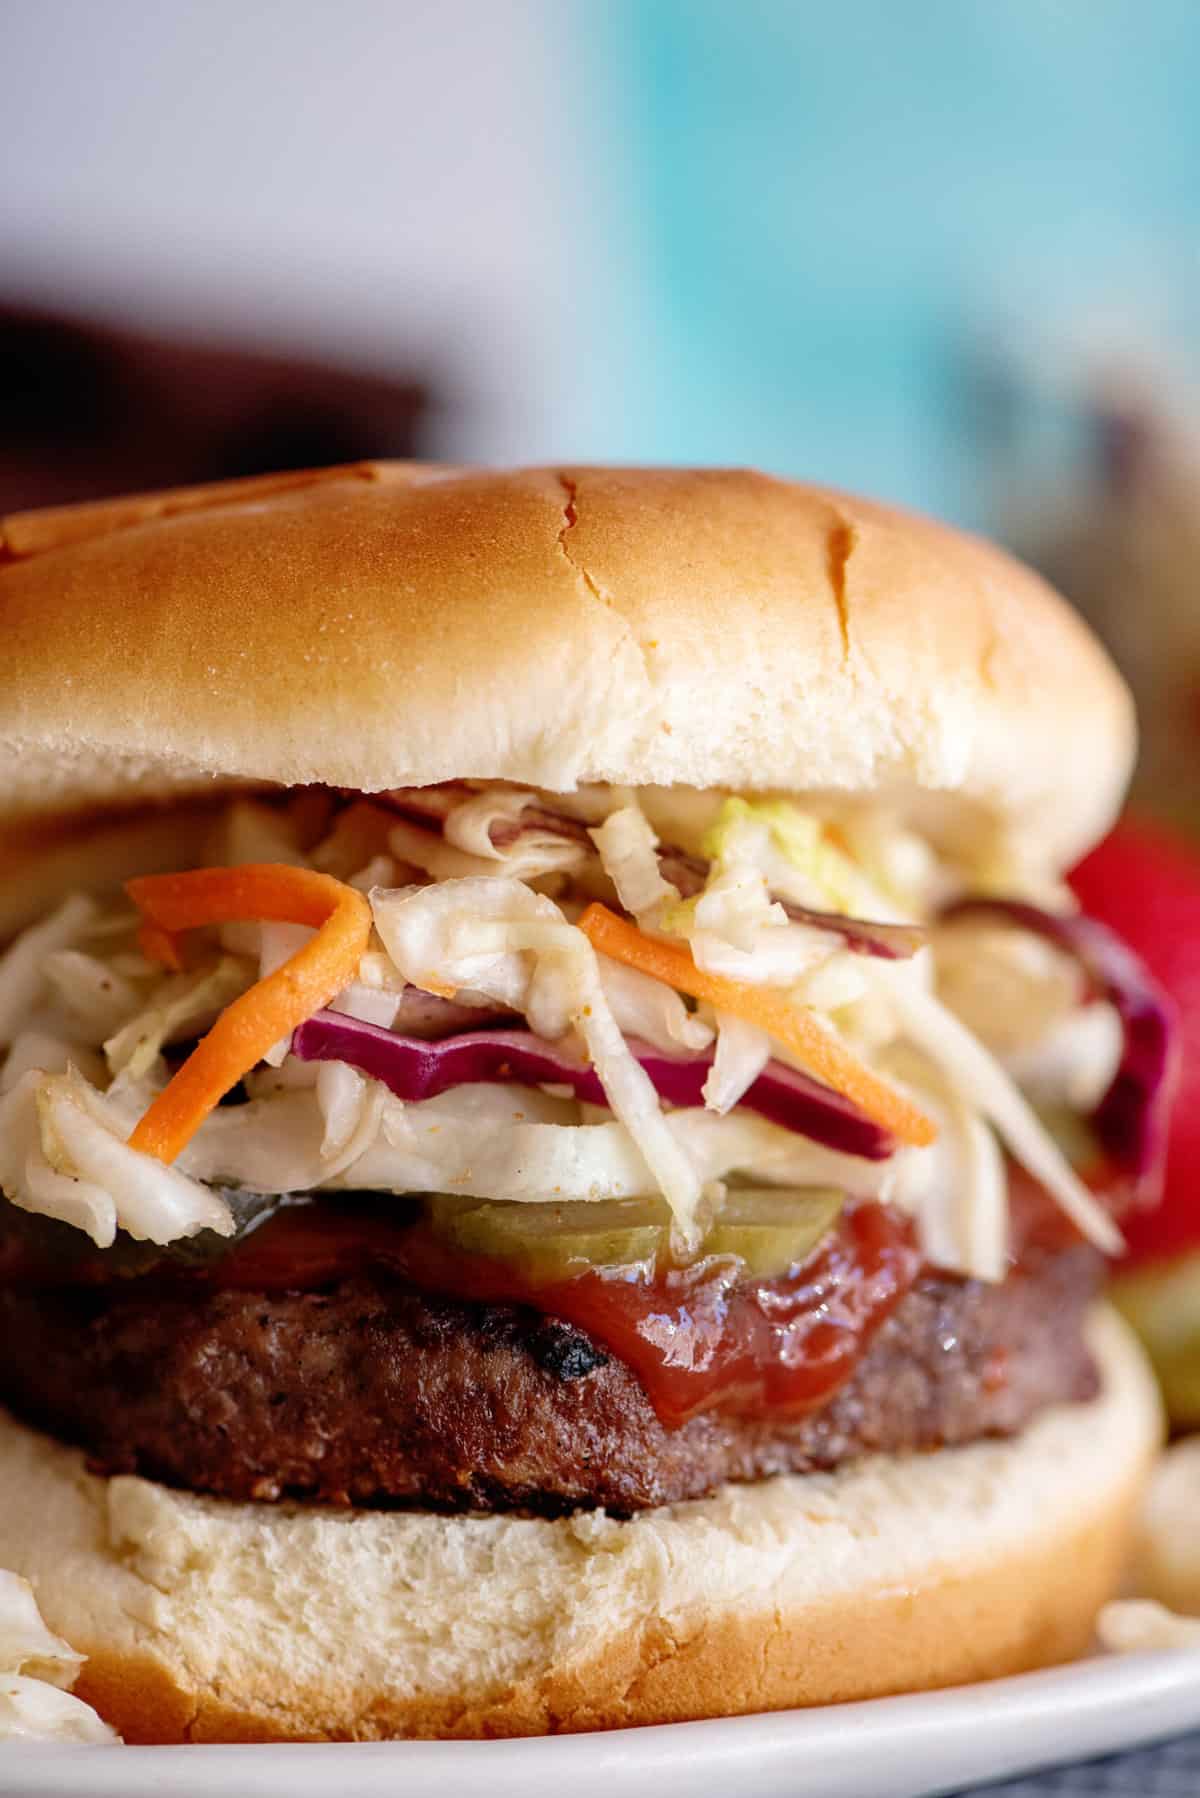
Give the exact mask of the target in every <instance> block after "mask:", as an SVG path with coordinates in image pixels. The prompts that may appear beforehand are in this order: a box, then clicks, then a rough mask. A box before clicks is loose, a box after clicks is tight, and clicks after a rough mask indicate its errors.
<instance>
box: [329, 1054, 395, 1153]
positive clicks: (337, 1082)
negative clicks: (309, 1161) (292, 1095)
mask: <svg viewBox="0 0 1200 1798" xmlns="http://www.w3.org/2000/svg"><path fill="white" fill-rule="evenodd" d="M316 1094H317V1108H318V1110H319V1111H320V1113H321V1117H322V1119H323V1120H324V1124H325V1133H324V1135H323V1136H322V1138H321V1160H322V1161H323V1162H324V1163H325V1178H326V1179H332V1177H333V1176H334V1175H335V1174H338V1173H341V1171H342V1169H343V1168H347V1167H350V1166H351V1165H352V1164H353V1163H354V1162H355V1161H357V1160H358V1158H359V1156H360V1155H362V1154H363V1153H364V1152H365V1151H366V1150H367V1149H369V1148H370V1146H371V1144H372V1143H373V1142H374V1140H375V1138H376V1136H377V1135H378V1133H379V1126H380V1123H381V1121H382V1118H383V1105H384V1100H385V1099H386V1098H387V1097H388V1094H387V1090H386V1088H385V1087H382V1086H380V1084H379V1082H378V1080H368V1079H367V1077H366V1075H365V1074H360V1073H359V1071H358V1069H357V1068H352V1067H348V1066H347V1065H346V1063H345V1062H344V1061H323V1062H322V1063H321V1065H320V1068H319V1070H318V1073H317V1084H316Z"/></svg>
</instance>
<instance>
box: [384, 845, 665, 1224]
mask: <svg viewBox="0 0 1200 1798" xmlns="http://www.w3.org/2000/svg"><path fill="white" fill-rule="evenodd" d="M371 909H372V912H373V915H374V919H375V928H376V929H377V930H378V932H379V935H380V937H381V938H382V940H383V942H384V945H385V947H386V948H387V949H388V951H389V953H390V955H391V957H392V960H393V961H394V962H395V963H396V966H397V967H398V968H399V969H400V972H401V973H402V974H404V975H405V976H406V978H408V979H409V980H411V981H412V983H413V985H414V986H421V987H424V988H425V989H426V991H429V992H434V993H447V992H449V993H454V992H457V990H458V989H459V987H469V988H471V989H472V990H473V991H476V992H482V993H486V994H487V995H488V996H489V997H490V998H492V999H495V1000H497V1001H499V1002H500V1003H503V1004H507V1005H511V1006H513V1007H514V1008H515V1009H516V1010H519V1011H522V1012H524V1013H525V1014H526V1016H527V1017H528V1019H529V1023H530V1026H531V1028H532V1029H533V1030H535V1031H536V1032H537V1033H538V1034H539V1035H542V1036H549V1037H555V1036H561V1035H563V1034H564V1032H565V1031H566V1030H567V1029H568V1028H569V1027H570V1026H572V1025H573V1026H574V1027H575V1028H576V1029H577V1030H578V1031H579V1034H580V1035H581V1036H582V1038H583V1040H584V1043H585V1044H586V1046H587V1052H588V1055H589V1057H590V1059H591V1062H592V1065H593V1067H594V1068H595V1070H596V1073H597V1076H598V1077H599V1080H600V1083H601V1085H602V1086H603V1088H604V1092H605V1096H606V1098H607V1099H608V1102H609V1104H610V1106H611V1107H612V1110H613V1112H614V1114H615V1116H616V1117H617V1118H618V1119H619V1120H620V1122H621V1123H622V1124H624V1125H625V1126H626V1128H627V1129H628V1131H629V1133H630V1135H631V1136H632V1137H633V1138H634V1140H635V1142H636V1143H637V1145H638V1148H639V1149H640V1150H641V1153H642V1155H643V1156H644V1157H645V1160H646V1164H647V1166H648V1167H649V1168H650V1170H651V1173H652V1174H653V1176H654V1180H655V1183H656V1185H657V1186H658V1189H659V1190H660V1191H661V1192H662V1194H663V1196H664V1197H665V1198H666V1200H667V1203H668V1204H669V1205H670V1207H671V1210H672V1212H673V1213H674V1216H675V1221H676V1226H677V1228H678V1230H679V1232H680V1234H681V1236H682V1237H683V1238H684V1239H685V1240H691V1239H692V1238H694V1236H695V1231H696V1212H697V1208H698V1206H699V1203H700V1187H701V1181H700V1180H699V1179H698V1178H697V1176H696V1174H695V1171H694V1169H693V1168H692V1166H691V1164H690V1163H689V1161H688V1158H687V1156H686V1155H685V1154H684V1153H683V1152H682V1151H681V1150H680V1148H679V1145H678V1144H677V1143H676V1141H675V1139H674V1137H673V1136H672V1135H671V1133H670V1131H669V1130H668V1129H667V1127H666V1124H665V1121H664V1119H663V1114H662V1110H661V1107H660V1106H659V1102H658V1094H657V1093H656V1092H655V1090H654V1086H653V1083H652V1081H651V1080H650V1077H649V1075H648V1074H647V1073H646V1072H645V1070H644V1068H642V1066H641V1064H640V1063H639V1062H638V1061H637V1060H636V1058H635V1057H634V1055H633V1054H632V1052H631V1051H630V1049H629V1047H628V1045H627V1044H626V1042H625V1039H624V1037H623V1036H622V1034H621V1032H620V1030H619V1028H618V1027H617V1023H616V1020H615V1019H614V1017H613V1015H612V1012H611V1010H610V1009H609V1006H608V1001H607V1000H606V999H605V997H604V990H603V987H602V986H601V984H600V974H599V970H598V969H597V966H596V953H595V950H594V949H593V948H592V945H591V943H590V942H589V941H588V939H587V937H585V936H584V934H583V932H582V931H581V930H577V929H576V927H575V926H574V925H573V924H569V923H568V922H567V920H566V918H565V917H564V916H563V914H562V912H561V911H560V910H559V909H558V907H557V906H556V905H555V904H554V902H553V900H551V899H547V898H546V897H545V896H544V895H543V894H540V893H534V892H532V891H531V890H530V889H529V888H528V887H527V886H524V885H523V884H522V883H521V882H520V881H516V880H506V879H471V880H462V881H444V882H442V883H441V884H440V885H437V886H433V887H418V888H415V889H413V888H408V889H400V890H399V891H396V892H390V893H389V892H388V891H386V890H380V891H376V892H373V893H372V894H371ZM480 919H486V920H488V922H489V923H490V926H491V930H490V932H489V931H488V930H487V929H486V928H485V929H482V930H481V929H480V926H479V923H478V920H480Z"/></svg>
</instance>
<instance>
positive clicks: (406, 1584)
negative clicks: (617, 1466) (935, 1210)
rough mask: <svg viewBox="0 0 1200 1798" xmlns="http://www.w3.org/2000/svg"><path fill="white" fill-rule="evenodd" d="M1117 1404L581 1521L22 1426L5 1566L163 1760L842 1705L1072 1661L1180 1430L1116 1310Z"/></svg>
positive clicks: (7, 1477) (1109, 1377)
mask: <svg viewBox="0 0 1200 1798" xmlns="http://www.w3.org/2000/svg"><path fill="white" fill-rule="evenodd" d="M1095 1329H1096V1334H1095V1347H1096V1351H1097V1354H1098V1356H1099V1359H1100V1362H1101V1366H1102V1369H1103V1373H1104V1391H1103V1394H1102V1396H1101V1397H1100V1398H1099V1399H1097V1400H1096V1401H1095V1402H1094V1403H1092V1404H1088V1405H1080V1406H1064V1407H1062V1408H1059V1409H1056V1410H1053V1411H1050V1412H1048V1413H1046V1414H1045V1415H1044V1416H1043V1417H1042V1419H1041V1420H1040V1421H1039V1422H1038V1423H1036V1424H1035V1425H1034V1426H1033V1427H1032V1428H1031V1429H1030V1430H1028V1431H1027V1432H1026V1433H1025V1434H1024V1435H1023V1436H1021V1437H1020V1438H1018V1439H1017V1440H1015V1441H1013V1442H992V1443H982V1444H979V1445H976V1446H973V1447H970V1448H962V1449H944V1450H942V1451H941V1452H939V1453H937V1454H932V1455H927V1456H919V1457H914V1458H912V1459H905V1460H900V1459H889V1458H883V1457H880V1458H875V1459H869V1460H865V1461H862V1462H860V1463H859V1464H858V1465H857V1466H854V1467H852V1468H849V1469H847V1470H845V1471H842V1472H838V1473H834V1474H828V1475H809V1476H806V1477H790V1478H781V1479H775V1480H769V1481H766V1482H764V1483H762V1484H760V1485H753V1486H730V1487H726V1488H725V1489H724V1490H723V1491H721V1492H720V1493H718V1494H717V1495H716V1496H715V1497H713V1498H710V1499H705V1500H702V1501H699V1502H696V1503H693V1504H682V1505H677V1506H672V1507H669V1508H664V1509H662V1510H657V1511H648V1512H645V1513H643V1514H642V1515H640V1516H638V1517H636V1518H635V1519H634V1520H633V1521H632V1522H618V1521H616V1520H614V1519H613V1518H610V1517H607V1516H605V1515H603V1514H599V1515H596V1514H583V1515H579V1516H576V1517H573V1518H568V1519H564V1520H561V1521H556V1522H551V1521H546V1520H544V1519H524V1518H512V1517H480V1518H448V1517H435V1516H431V1515H422V1514H418V1513H399V1512H397V1513H390V1514H388V1513H381V1512H359V1513H352V1512H337V1511H328V1510H315V1509H303V1508H298V1507H280V1508H275V1507H270V1506H266V1505H262V1506H256V1505H236V1504H230V1503H227V1502H224V1501H221V1500H215V1499H205V1498H197V1497H194V1496H191V1495H188V1494H185V1493H179V1492H173V1491H168V1490H167V1489H166V1488H164V1487H162V1486H156V1485H152V1484H150V1483H149V1482H147V1481H144V1480H140V1479H133V1478H118V1479H112V1480H108V1481H105V1480H101V1479H97V1478H95V1477H94V1476H92V1475H90V1474H88V1473H87V1472H85V1470H84V1466H83V1460H82V1457H81V1456H80V1455H79V1454H77V1453H75V1452H74V1451H71V1450H68V1449H65V1448H62V1447H59V1446H58V1445H56V1444H54V1443H52V1442H50V1441H49V1440H47V1439H46V1438H45V1437H43V1436H39V1435H36V1434H34V1433H33V1432H32V1431H29V1430H26V1429H23V1428H21V1427H19V1426H18V1425H16V1424H14V1423H11V1422H8V1423H6V1424H5V1425H4V1435H3V1444H2V1453H0V1565H4V1566H8V1567H12V1568H14V1569H15V1570H16V1571H18V1572H20V1573H22V1574H24V1575H25V1576H26V1577H27V1578H29V1579H30V1580H31V1581H32V1583H33V1585H34V1588H35V1590H36V1593H37V1598H38V1602H39V1604H40V1606H41V1608H42V1611H43V1614H44V1615H45V1618H46V1620H47V1623H48V1624H49V1626H50V1627H51V1628H52V1629H53V1630H55V1631H57V1632H58V1633H59V1634H61V1635H63V1636H65V1637H66V1639H67V1640H68V1641H69V1642H70V1643H71V1644H72V1645H73V1646H74V1647H75V1648H77V1649H80V1650H82V1651H83V1652H84V1653H85V1654H87V1655H88V1656H89V1659H88V1662H87V1665H86V1667H85V1668H84V1671H83V1675H82V1677H81V1679H80V1681H79V1684H78V1687H77V1690H78V1691H79V1692H80V1693H81V1694H82V1695H83V1696H84V1697H86V1698H87V1699H88V1700H89V1701H90V1702H91V1703H93V1704H95V1705H96V1706H97V1707H98V1709H99V1710H100V1711H101V1712H102V1713H103V1714H104V1715H105V1716H106V1717H107V1718H108V1719H109V1720H110V1721H111V1722H113V1723H115V1724H116V1725H117V1727H118V1728H119V1729H120V1730H121V1731H122V1732H123V1733H124V1734H125V1735H126V1737H127V1738H128V1739H129V1740H131V1741H136V1742H174V1741H180V1740H183V1739H191V1740H205V1741H234V1740H239V1741H246V1740H250V1741H253V1740H259V1739H289V1738H290V1739H304V1740H314V1739H321V1738H328V1737H332V1738H337V1739H344V1738H354V1739H363V1738H377V1737H388V1736H405V1735H408V1736H493V1735H522V1734H537V1733H541V1732H545V1731H552V1730H581V1729H598V1728H608V1727H612V1726H616V1725H624V1724H638V1723H658V1722H666V1721H671V1720H677V1719H683V1718H689V1717H709V1716H720V1715H728V1714H733V1713H738V1712H746V1711H755V1710H770V1709H779V1708H783V1707H787V1706H791V1705H811V1704H824V1703H830V1702H833V1701H836V1700H840V1699H849V1698H865V1697H871V1696H875V1695H878V1694H882V1693H888V1692H900V1691H912V1690H917V1689H920V1688H927V1687H933V1686H944V1685H951V1684H956V1683H958V1682H960V1681H964V1680H974V1679H981V1678H989V1677H992V1676H994V1675H998V1674H1004V1673H1013V1672H1017V1671H1019V1670H1021V1669H1025V1668H1031V1667H1037V1666H1043V1665H1046V1664H1048V1663H1050V1662H1053V1661H1059V1660H1063V1659H1066V1658H1069V1657H1070V1656H1072V1655H1075V1654H1077V1653H1080V1652H1082V1651H1083V1649H1084V1648H1085V1647H1086V1645H1087V1642H1088V1638H1089V1633H1090V1631H1091V1627H1092V1622H1093V1618H1094V1616H1095V1613H1096V1611H1097V1609H1098V1607H1099V1606H1100V1604H1101V1603H1103V1602H1104V1600H1106V1599H1107V1598H1108V1597H1110V1596H1111V1595H1112V1593H1113V1591H1114V1590H1115V1588H1116V1585H1117V1581H1118V1576H1119V1570H1120V1566H1121V1562H1122V1558H1123V1556H1124V1553H1125V1549H1126V1546H1127V1542H1128V1537H1129V1530H1130V1524H1131V1519H1132V1514H1133V1511H1134V1509H1135V1507H1136V1504H1137V1502H1138V1499H1139V1497H1140V1494H1141V1490H1142V1487H1143V1484H1144V1481H1145V1477H1146V1473H1147V1470H1148V1467H1149V1463H1150V1461H1151V1458H1152V1456H1153V1453H1154V1451H1155V1448H1156V1446H1157V1443H1158V1440H1159V1431H1160V1423H1159V1413H1158V1408H1157V1401H1156V1398H1155V1393H1154V1389H1153V1385H1152V1383H1151V1381H1150V1378H1149V1375H1148V1373H1147V1371H1146V1369H1145V1365H1144V1363H1143V1361H1142V1359H1141V1355H1140V1352H1139V1351H1138V1348H1137V1346H1136V1343H1135V1342H1134V1341H1133V1339H1132V1338H1131V1337H1130V1336H1129V1335H1128V1333H1127V1332H1126V1331H1125V1329H1124V1326H1123V1325H1122V1324H1121V1323H1120V1322H1119V1321H1118V1320H1117V1319H1116V1318H1115V1317H1113V1316H1112V1315H1111V1314H1108V1313H1100V1314H1098V1315H1097V1318H1096V1320H1095Z"/></svg>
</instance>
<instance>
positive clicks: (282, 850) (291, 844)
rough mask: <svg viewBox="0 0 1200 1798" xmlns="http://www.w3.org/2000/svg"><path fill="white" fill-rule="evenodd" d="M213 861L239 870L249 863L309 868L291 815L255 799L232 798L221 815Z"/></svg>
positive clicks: (213, 847)
mask: <svg viewBox="0 0 1200 1798" xmlns="http://www.w3.org/2000/svg"><path fill="white" fill-rule="evenodd" d="M212 860H213V861H215V862H217V863H218V864H219V865H220V866H221V867H224V868H242V867H245V866H246V865H247V863H249V862H284V863H286V864H287V865H288V866H289V867H293V868H306V867H307V866H308V859H307V857H306V856H304V855H302V854H301V852H300V847H299V843H298V840H297V831H296V825H295V821H294V820H293V819H292V817H291V816H290V814H289V813H288V812H287V811H285V810H283V809H281V808H280V807H278V806H273V805H263V804H262V803H261V802H260V801H259V800H256V799H235V800H234V802H233V804H232V805H231V806H230V807H229V809H228V811H227V812H225V813H224V815H223V817H222V819H221V824H220V826H219V829H218V831H217V834H216V840H215V841H214V843H213V845H212Z"/></svg>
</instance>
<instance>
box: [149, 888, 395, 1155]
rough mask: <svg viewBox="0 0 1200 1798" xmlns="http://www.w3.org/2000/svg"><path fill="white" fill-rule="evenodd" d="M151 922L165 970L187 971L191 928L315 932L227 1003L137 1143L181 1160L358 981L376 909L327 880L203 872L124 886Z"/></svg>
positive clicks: (154, 951)
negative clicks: (275, 926)
mask: <svg viewBox="0 0 1200 1798" xmlns="http://www.w3.org/2000/svg"><path fill="white" fill-rule="evenodd" d="M125 891H126V892H127V893H128V894H129V897H130V898H131V899H132V900H133V903H134V904H135V905H136V906H137V908H138V910H139V911H140V912H141V913H142V916H143V918H144V919H145V926H144V930H143V935H142V939H141V940H142V947H143V950H144V952H145V953H146V954H148V955H152V956H153V957H154V958H155V959H156V960H158V961H161V962H163V964H164V965H165V966H167V967H171V966H179V965H182V964H181V962H180V958H179V950H178V942H177V939H178V937H179V935H180V933H181V932H183V931H185V930H196V929H198V928H200V926H202V925H205V924H231V923H234V922H236V921H239V920H243V919H256V920H257V919H262V920H268V919H269V920H270V921H271V922H273V923H279V924H308V925H310V926H311V927H312V928H313V929H315V930H316V932H317V934H316V936H315V937H313V939H312V941H311V942H308V943H305V945H304V947H303V948H302V949H298V950H297V951H296V953H295V955H293V956H291V957H290V958H289V960H287V961H285V962H284V964H283V966H282V967H281V968H276V970H275V972H274V973H273V974H268V975H267V976H266V977H265V978H264V979H262V980H260V981H258V982H257V983H256V984H255V985H254V986H252V987H251V988H250V990H249V992H246V993H243V994H242V996H241V998H240V999H235V1000H234V1001H233V1003H232V1005H227V1006H226V1008H225V1010H224V1011H223V1012H222V1013H221V1015H220V1017H219V1018H218V1019H217V1021H216V1023H215V1024H214V1025H213V1027H212V1029H211V1030H210V1031H209V1032H208V1035H207V1036H205V1037H204V1038H203V1039H202V1040H201V1041H200V1042H199V1043H198V1044H197V1045H196V1047H195V1049H194V1050H193V1051H192V1053H191V1054H190V1055H189V1056H188V1058H187V1060H186V1061H185V1062H184V1064H183V1066H182V1067H181V1068H180V1069H179V1071H178V1073H177V1074H176V1075H175V1077H174V1078H173V1079H172V1080H171V1081H170V1083H169V1084H168V1085H167V1086H166V1087H164V1089H163V1091H162V1092H161V1093H159V1095H158V1097H157V1099H155V1101H154V1103H153V1105H151V1107H150V1109H149V1111H147V1112H146V1114H145V1115H144V1117H143V1118H142V1119H141V1121H140V1122H139V1124H138V1126H137V1128H136V1129H135V1130H134V1132H133V1135H132V1136H131V1137H130V1139H129V1141H130V1146H131V1147H132V1148H135V1149H140V1150H142V1152H143V1153H144V1154H146V1155H154V1156H157V1158H158V1160H159V1161H174V1159H175V1157H176V1156H177V1155H178V1154H179V1151H180V1150H181V1149H182V1148H184V1147H185V1146H186V1144H187V1143H189V1142H190V1141H191V1139H192V1137H193V1136H194V1135H195V1134H196V1131H197V1130H198V1129H199V1128H200V1126H201V1124H202V1123H203V1122H204V1120H205V1118H206V1117H207V1116H208V1114H209V1112H210V1111H212V1110H213V1108H214V1107H215V1106H216V1105H217V1104H219V1102H220V1101H221V1099H222V1098H223V1097H224V1096H225V1094H226V1093H227V1092H228V1091H229V1090H230V1088H231V1087H234V1086H236V1085H237V1083H238V1081H239V1080H240V1079H241V1078H242V1076H243V1074H248V1073H249V1072H250V1069H251V1068H252V1067H255V1066H256V1065H257V1064H258V1062H260V1061H261V1060H262V1058H263V1056H264V1055H265V1054H266V1053H267V1050H268V1049H269V1048H270V1047H271V1045H272V1043H276V1042H278V1041H279V1039H280V1038H281V1037H284V1036H287V1035H289V1034H290V1032H291V1031H293V1030H295V1029H296V1027H297V1026H298V1025H299V1024H302V1023H303V1022H304V1020H305V1019H306V1018H310V1017H311V1016H312V1014H313V1012H314V1011H320V1009H321V1007H322V1006H323V1005H327V1004H328V1003H329V1001H330V999H332V998H333V997H334V995H335V994H336V993H339V992H340V991H341V989H342V988H343V987H344V986H345V985H346V984H347V983H348V982H349V981H350V980H351V979H353V977H354V971H355V969H356V968H357V967H358V962H359V957H360V956H361V955H362V953H363V951H364V950H365V949H366V947H367V942H368V939H369V937H370V933H371V908H370V906H369V905H368V904H367V901H366V899H365V898H364V897H363V895H362V894H361V893H359V892H356V891H355V889H354V888H353V887H349V886H346V885H345V884H344V883H343V882H342V881H340V880H335V879H334V878H333V876H332V875H330V874H316V873H314V872H313V871H312V870H311V869H309V868H292V867H287V866H285V865H283V864H277V863H274V862H256V863H251V864H250V865H248V866H247V867H244V868H197V869H195V870H194V871H193V872H191V873H189V874H150V875H146V876H145V877H144V878H143V879H139V880H130V881H127V882H126V886H125Z"/></svg>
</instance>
